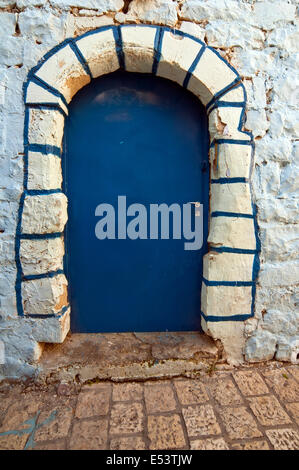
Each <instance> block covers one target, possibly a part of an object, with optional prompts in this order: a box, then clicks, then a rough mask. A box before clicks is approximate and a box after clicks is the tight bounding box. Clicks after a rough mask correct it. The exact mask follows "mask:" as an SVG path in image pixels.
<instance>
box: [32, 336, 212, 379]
mask: <svg viewBox="0 0 299 470" xmlns="http://www.w3.org/2000/svg"><path fill="white" fill-rule="evenodd" d="M220 356H221V353H220V351H219V350H218V347H217V345H216V343H215V342H214V341H213V340H212V339H211V338H209V337H208V336H206V335H204V334H202V333H198V332H161V333H156V332H155V333H109V334H106V333H97V334H94V333H90V334H82V333H77V334H69V335H68V336H67V338H66V339H65V341H64V343H63V344H46V345H45V348H44V351H43V355H42V357H41V359H40V361H39V364H38V370H39V376H38V379H37V380H38V382H39V383H41V384H42V383H50V382H54V381H62V382H64V381H66V382H69V381H73V380H75V379H76V380H78V381H80V382H81V383H84V382H85V381H88V380H93V379H98V380H103V379H110V380H143V379H147V378H161V377H175V376H178V375H184V374H186V373H189V374H190V373H192V372H196V371H198V370H202V369H205V370H208V369H209V368H211V367H213V366H214V364H215V363H216V362H217V360H218V359H219V357H220Z"/></svg>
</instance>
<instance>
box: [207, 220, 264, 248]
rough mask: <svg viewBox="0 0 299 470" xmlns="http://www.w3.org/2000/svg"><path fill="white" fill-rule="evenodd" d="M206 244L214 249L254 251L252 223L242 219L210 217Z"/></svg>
mask: <svg viewBox="0 0 299 470" xmlns="http://www.w3.org/2000/svg"><path fill="white" fill-rule="evenodd" d="M208 242H209V243H210V244H211V245H212V246H216V247H221V246H228V247H230V248H242V249H248V250H255V249H256V240H255V231H254V222H253V220H252V219H247V218H244V217H211V219H210V230H209V236H208Z"/></svg>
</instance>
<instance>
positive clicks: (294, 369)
mask: <svg viewBox="0 0 299 470" xmlns="http://www.w3.org/2000/svg"><path fill="white" fill-rule="evenodd" d="M287 370H288V371H289V372H291V374H292V376H293V377H295V379H296V380H297V382H299V366H296V365H295V366H290V367H288V368H287Z"/></svg>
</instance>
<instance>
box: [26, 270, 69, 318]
mask: <svg viewBox="0 0 299 470" xmlns="http://www.w3.org/2000/svg"><path fill="white" fill-rule="evenodd" d="M67 284H68V283H67V280H66V277H65V276H64V274H59V275H58V276H54V277H45V278H42V279H35V280H33V281H24V282H22V299H23V308H24V313H25V315H26V314H27V315H31V314H36V315H50V314H56V313H59V312H60V311H61V309H62V308H63V307H64V306H66V305H67V303H68V300H67Z"/></svg>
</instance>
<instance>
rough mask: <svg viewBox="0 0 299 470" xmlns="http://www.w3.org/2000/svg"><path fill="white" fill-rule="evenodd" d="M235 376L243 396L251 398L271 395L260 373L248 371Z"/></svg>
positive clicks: (237, 373)
mask: <svg viewBox="0 0 299 470" xmlns="http://www.w3.org/2000/svg"><path fill="white" fill-rule="evenodd" d="M233 375H234V379H235V381H236V382H237V385H238V387H239V389H240V390H241V392H242V393H243V395H245V396H251V395H264V394H265V393H269V390H268V387H267V385H266V384H265V382H264V381H263V379H262V378H261V376H260V375H259V374H258V372H255V371H251V370H248V371H240V372H236V373H235V374H233Z"/></svg>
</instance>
